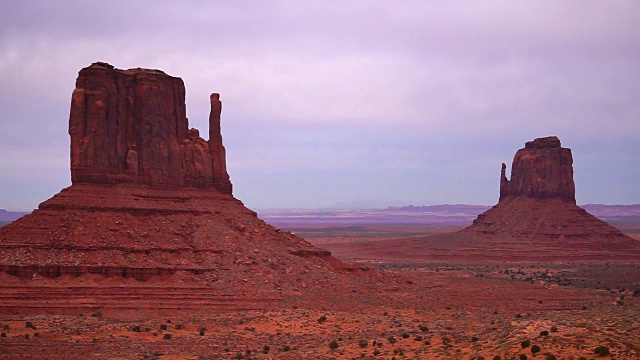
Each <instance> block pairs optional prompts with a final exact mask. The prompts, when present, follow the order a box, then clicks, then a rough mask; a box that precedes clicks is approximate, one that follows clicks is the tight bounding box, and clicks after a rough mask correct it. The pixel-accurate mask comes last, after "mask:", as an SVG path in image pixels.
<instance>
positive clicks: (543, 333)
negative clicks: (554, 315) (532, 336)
mask: <svg viewBox="0 0 640 360" xmlns="http://www.w3.org/2000/svg"><path fill="white" fill-rule="evenodd" d="M540 336H549V332H548V331H547V330H542V331H540Z"/></svg>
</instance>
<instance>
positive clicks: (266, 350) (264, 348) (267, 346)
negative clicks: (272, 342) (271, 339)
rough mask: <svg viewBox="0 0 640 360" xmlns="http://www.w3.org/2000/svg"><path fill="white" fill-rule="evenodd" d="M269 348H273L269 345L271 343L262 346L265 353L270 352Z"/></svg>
mask: <svg viewBox="0 0 640 360" xmlns="http://www.w3.org/2000/svg"><path fill="white" fill-rule="evenodd" d="M269 350H271V347H269V345H265V346H264V347H263V348H262V353H263V354H268V353H269Z"/></svg>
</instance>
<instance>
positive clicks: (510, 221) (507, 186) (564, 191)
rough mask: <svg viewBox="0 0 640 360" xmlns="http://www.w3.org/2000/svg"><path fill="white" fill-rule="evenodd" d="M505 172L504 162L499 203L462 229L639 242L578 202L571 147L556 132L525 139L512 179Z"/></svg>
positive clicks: (599, 241)
mask: <svg viewBox="0 0 640 360" xmlns="http://www.w3.org/2000/svg"><path fill="white" fill-rule="evenodd" d="M505 172H506V165H505V164H504V163H503V164H502V172H501V175H500V200H499V202H498V204H496V205H495V206H493V207H492V208H491V209H489V210H487V211H486V212H484V213H482V214H480V215H479V216H478V217H477V219H476V220H474V222H473V224H472V225H470V226H469V227H467V228H465V229H463V230H462V232H463V233H471V234H478V235H483V236H499V237H505V236H507V237H512V238H516V239H518V238H532V237H542V238H554V239H565V240H566V241H567V243H570V242H571V241H572V240H589V241H591V242H590V245H588V246H600V245H602V244H607V243H609V244H611V245H615V246H618V245H619V246H623V247H624V246H631V245H634V244H635V243H636V241H635V240H633V239H631V238H629V237H627V236H625V235H624V234H622V232H620V231H619V230H618V229H616V228H614V227H612V226H610V225H609V224H607V223H606V222H604V221H602V220H599V219H598V218H596V217H595V216H593V215H591V214H589V213H587V212H586V211H585V210H584V209H582V208H580V207H578V206H577V205H576V200H575V185H574V182H573V158H572V154H571V149H568V148H563V147H562V146H561V145H560V140H559V139H558V138H557V137H555V136H549V137H544V138H538V139H535V140H533V141H529V142H527V143H526V144H525V147H524V148H522V149H520V150H518V151H517V152H516V155H515V157H514V158H513V163H512V165H511V179H507V177H506V174H505ZM585 244H586V243H585ZM585 244H583V245H585ZM585 246H586V245H585Z"/></svg>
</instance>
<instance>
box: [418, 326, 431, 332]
mask: <svg viewBox="0 0 640 360" xmlns="http://www.w3.org/2000/svg"><path fill="white" fill-rule="evenodd" d="M418 329H420V331H422V332H427V331H429V328H428V327H427V326H425V325H420V326H418Z"/></svg>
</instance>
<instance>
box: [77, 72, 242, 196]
mask: <svg viewBox="0 0 640 360" xmlns="http://www.w3.org/2000/svg"><path fill="white" fill-rule="evenodd" d="M221 111H222V103H221V102H220V96H219V95H218V94H211V115H210V116H209V141H205V140H203V139H202V138H201V137H200V134H199V133H198V130H196V129H190V130H189V124H188V121H187V112H186V106H185V90H184V83H183V82H182V79H180V78H176V77H173V76H169V75H167V74H165V73H164V72H162V71H159V70H148V69H140V68H138V69H130V70H120V69H115V68H114V67H113V66H111V65H109V64H105V63H95V64H92V65H91V66H89V67H86V68H84V69H82V70H80V73H79V75H78V79H77V80H76V89H75V90H74V91H73V95H72V97H71V115H70V117H69V135H71V180H72V182H73V183H74V184H80V183H91V184H117V183H132V184H141V185H147V186H151V187H164V188H181V187H201V188H207V187H214V188H216V189H218V190H219V191H220V192H223V193H225V194H231V182H230V181H229V175H228V174H227V168H226V161H225V149H224V146H222V136H221V135H220V112H221Z"/></svg>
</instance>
